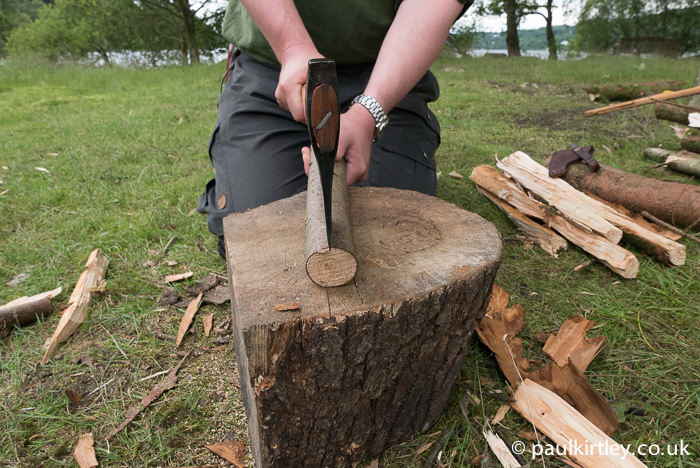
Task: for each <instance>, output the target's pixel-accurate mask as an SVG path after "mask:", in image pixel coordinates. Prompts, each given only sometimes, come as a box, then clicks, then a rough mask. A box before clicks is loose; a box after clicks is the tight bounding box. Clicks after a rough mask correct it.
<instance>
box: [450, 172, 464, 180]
mask: <svg viewBox="0 0 700 468" xmlns="http://www.w3.org/2000/svg"><path fill="white" fill-rule="evenodd" d="M447 175H448V176H450V177H452V178H453V179H464V177H463V176H462V174H460V173H459V172H457V171H452V172H450V173H449V174H447Z"/></svg>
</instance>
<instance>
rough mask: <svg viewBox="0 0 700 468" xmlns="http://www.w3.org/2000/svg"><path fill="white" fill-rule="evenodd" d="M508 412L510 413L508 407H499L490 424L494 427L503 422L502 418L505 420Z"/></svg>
mask: <svg viewBox="0 0 700 468" xmlns="http://www.w3.org/2000/svg"><path fill="white" fill-rule="evenodd" d="M509 411H510V405H501V406H500V407H499V408H498V411H496V415H495V416H494V417H493V419H492V420H491V424H493V425H494V426H495V425H496V424H498V423H499V422H501V421H503V418H505V417H506V416H507V415H508V412H509Z"/></svg>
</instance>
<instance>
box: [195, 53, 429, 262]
mask: <svg viewBox="0 0 700 468" xmlns="http://www.w3.org/2000/svg"><path fill="white" fill-rule="evenodd" d="M371 73H372V67H362V68H340V67H339V68H338V83H339V88H340V108H341V111H342V112H344V111H346V110H347V109H348V107H349V106H350V102H351V101H352V100H353V99H354V98H355V96H357V95H358V94H362V92H363V91H364V89H365V87H366V85H367V82H368V81H369V77H370V74H371ZM278 80H279V70H278V69H276V68H274V67H271V66H268V65H266V64H263V63H261V62H258V61H256V60H254V59H252V58H250V57H248V56H246V55H241V56H239V57H238V58H237V59H236V65H235V68H234V70H233V72H232V73H231V76H230V77H229V79H228V82H227V83H226V86H225V87H224V90H223V92H222V94H221V97H220V98H219V101H218V103H217V107H218V115H217V121H216V127H215V128H214V132H213V133H212V135H211V138H210V140H209V157H210V158H211V162H212V164H213V166H214V169H215V176H214V178H213V179H211V180H210V181H209V182H208V183H207V185H206V188H205V191H204V193H203V194H202V195H201V197H200V198H199V203H198V204H197V211H199V212H200V213H202V214H204V213H206V214H207V224H208V227H209V231H211V233H212V234H214V235H215V236H217V237H218V238H219V248H218V250H219V254H220V255H221V256H222V257H224V255H225V252H224V247H223V235H224V230H223V218H224V217H225V216H227V215H229V214H231V213H241V212H244V211H246V210H249V209H251V208H256V207H258V206H261V205H265V204H267V203H271V202H273V201H276V200H281V199H283V198H287V197H291V196H292V195H296V194H297V193H300V192H302V191H304V190H306V180H307V177H306V175H305V174H304V164H303V161H302V158H301V148H302V147H304V146H308V145H309V134H308V131H307V129H306V125H305V124H302V123H299V122H296V121H295V120H294V119H292V116H291V114H290V113H289V112H287V111H285V110H284V109H282V108H281V107H279V105H278V104H277V101H276V99H275V89H276V87H277V82H278ZM439 92H440V91H439V87H438V83H437V80H436V79H435V77H434V76H433V74H432V73H431V72H428V73H426V74H425V76H423V78H422V79H421V80H420V82H419V83H418V84H417V85H416V86H415V87H414V88H413V89H412V90H411V92H410V93H409V94H408V95H407V96H406V97H405V98H404V99H403V100H401V102H399V104H398V105H397V106H396V107H395V108H394V109H393V110H392V111H391V112H390V113H389V114H388V116H389V124H388V125H387V127H386V128H385V129H384V133H383V134H382V136H381V138H380V139H379V141H377V142H376V143H374V144H373V145H372V153H371V159H370V167H369V175H368V178H367V180H366V181H365V182H363V183H361V184H357V185H359V186H373V187H394V188H399V189H405V190H415V191H418V192H422V193H426V194H429V195H435V189H436V185H437V177H436V172H435V167H436V166H435V150H436V149H437V147H438V145H439V144H440V124H439V123H438V121H437V118H436V117H435V115H434V114H433V113H432V112H431V111H430V110H429V109H428V105H427V104H428V103H429V102H433V101H435V100H436V99H437V98H438V96H439Z"/></svg>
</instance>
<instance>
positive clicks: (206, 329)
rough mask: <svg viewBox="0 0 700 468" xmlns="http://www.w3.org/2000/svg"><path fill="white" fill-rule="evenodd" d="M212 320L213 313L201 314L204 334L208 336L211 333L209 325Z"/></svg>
mask: <svg viewBox="0 0 700 468" xmlns="http://www.w3.org/2000/svg"><path fill="white" fill-rule="evenodd" d="M213 320H214V314H209V315H202V323H203V324H204V336H209V333H211V325H212V322H213Z"/></svg>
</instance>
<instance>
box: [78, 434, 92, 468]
mask: <svg viewBox="0 0 700 468" xmlns="http://www.w3.org/2000/svg"><path fill="white" fill-rule="evenodd" d="M94 445H95V440H94V439H93V438H92V433H88V434H84V435H81V436H80V439H78V445H77V446H76V447H75V451H74V452H73V456H74V457H75V461H77V462H78V465H79V466H80V468H95V467H96V466H97V458H95V447H94Z"/></svg>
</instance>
